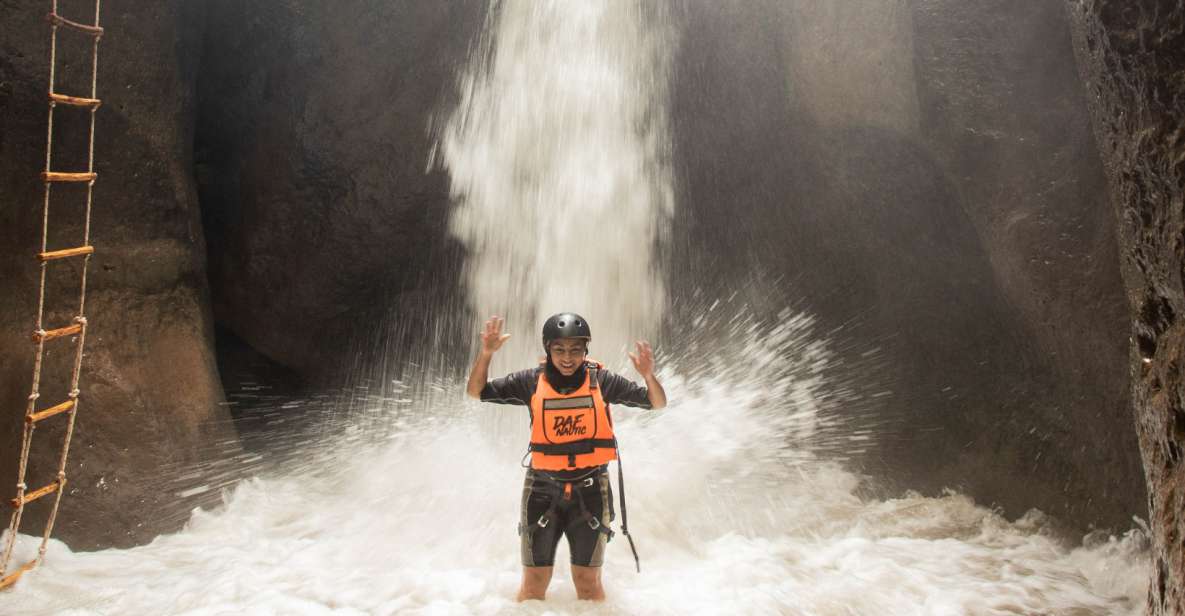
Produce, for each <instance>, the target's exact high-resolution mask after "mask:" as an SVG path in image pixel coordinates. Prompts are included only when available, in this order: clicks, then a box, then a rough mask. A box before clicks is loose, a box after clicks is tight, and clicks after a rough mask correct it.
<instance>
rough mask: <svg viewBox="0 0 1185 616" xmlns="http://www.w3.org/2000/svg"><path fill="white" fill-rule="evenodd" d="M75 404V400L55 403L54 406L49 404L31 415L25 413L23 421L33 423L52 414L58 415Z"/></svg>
mask: <svg viewBox="0 0 1185 616" xmlns="http://www.w3.org/2000/svg"><path fill="white" fill-rule="evenodd" d="M75 404H77V402H76V401H74V400H67V401H65V402H63V403H61V404H58V405H56V406H51V407H49V408H47V409H45V410H44V411H38V412H36V413H33V414H32V415H25V421H26V422H27V423H31V424H35V423H37V422H39V421H41V420H43V419H49V418H50V417H53V416H54V415H60V414H62V413H65V412H66V411H68V410H70V409H72V408H74V405H75Z"/></svg>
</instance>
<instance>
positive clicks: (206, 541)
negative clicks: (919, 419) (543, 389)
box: [0, 316, 1148, 616]
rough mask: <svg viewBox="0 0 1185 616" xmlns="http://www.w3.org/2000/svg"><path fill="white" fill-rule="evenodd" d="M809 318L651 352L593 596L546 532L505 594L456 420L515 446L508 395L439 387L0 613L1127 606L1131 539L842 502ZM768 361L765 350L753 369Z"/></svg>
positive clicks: (497, 552) (503, 500) (64, 568)
mask: <svg viewBox="0 0 1185 616" xmlns="http://www.w3.org/2000/svg"><path fill="white" fill-rule="evenodd" d="M810 326H811V323H810V320H809V319H807V318H804V317H793V316H788V318H786V320H785V325H783V326H781V327H779V328H776V329H774V330H773V331H772V332H763V331H761V330H760V329H759V328H755V327H752V326H751V322H749V321H745V320H743V319H742V320H740V321H739V326H738V327H737V328H736V329H737V330H738V331H749V332H750V333H749V334H748V335H738V336H737V337H736V338H735V339H734V340H733V342H732V345H730V348H724V349H722V351H723V352H726V353H728V354H729V355H731V356H733V357H750V358H752V359H751V362H750V363H745V362H743V361H734V362H732V363H731V364H730V366H729V367H728V369H727V370H725V371H724V372H723V373H722V374H719V375H715V376H711V377H701V378H697V379H695V380H686V379H684V378H682V377H681V376H680V370H679V369H678V368H677V367H675V366H674V364H673V363H672V362H667V363H668V368H667V369H665V370H664V372H663V374H662V375H661V376H662V378H663V379H664V381H665V382H666V383H667V385H668V390H669V392H670V394H671V396H672V399H673V400H674V401H675V402H674V404H672V405H671V407H669V408H668V409H666V410H664V411H661V412H648V411H638V410H633V409H628V408H618V409H617V413H616V416H617V418H618V424H619V426H620V433H621V438H622V441H623V442H622V450H623V456H624V460H625V464H626V471H627V472H626V482H627V489H628V496H629V503H628V504H629V513H630V522H631V529H632V531H633V534H634V536H635V537H636V539H637V541H638V547H639V551H640V553H641V557H642V573H641V574H636V573H634V571H633V562H632V558H631V557H630V553H629V549H628V547H627V546H626V545H625V543H624V542H623V541H622V540H621V539H620V538H619V539H615V540H614V541H613V542H612V543H611V544H610V548H609V550H608V554H607V560H606V566H605V572H604V576H605V581H606V586H607V591H608V594H609V600H608V601H607V602H606V603H604V604H592V603H588V602H580V601H577V600H576V599H575V594H574V591H573V589H572V585H571V582H570V581H568V579H567V576H568V573H569V572H568V567H567V565H566V564H565V563H566V553H567V552H566V550H567V548H566V546H564V545H563V544H561V548H560V555H559V558H558V559H557V560H558V562H559V563H560V564H559V565H558V566H557V569H556V579H555V581H554V582H553V585H552V590H551V592H550V594H549V598H548V600H547V601H546V602H528V603H526V604H515V603H513V597H514V594H515V591H516V589H517V584H518V579H519V561H518V540H517V536H516V533H515V524H516V522H517V519H518V511H517V507H518V498H519V489H518V488H519V485H520V482H521V479H522V474H521V473H522V470H521V469H520V468H518V466H517V464H516V463H517V458H518V456H517V455H513V456H507V455H505V453H503V451H502V449H503V448H502V447H500V446H495V445H494V444H493V443H491V442H490V441H489V440H487V439H484V438H481V437H480V436H479V435H476V434H474V426H475V425H476V424H478V423H479V422H478V421H477V418H478V417H480V416H482V415H485V414H488V413H491V412H503V413H507V414H514V415H516V416H518V417H519V418H520V420H521V421H522V426H523V429H522V433H521V434H520V442H519V443H518V444H519V445H520V449H521V448H522V447H525V442H526V438H527V430H526V426H525V417H522V416H523V415H524V414H525V412H524V411H523V409H521V408H517V407H501V410H491V409H489V408H485V407H482V406H481V405H479V404H477V403H471V404H468V405H461V404H454V403H451V402H449V401H438V402H436V403H435V405H438V406H427V405H425V407H423V408H419V409H416V411H415V412H414V413H407V414H403V415H401V416H398V417H394V418H393V423H394V424H395V425H396V426H397V427H395V428H393V430H392V432H391V433H390V438H389V439H387V440H386V441H385V442H383V443H381V444H379V445H369V446H363V445H362V444H361V443H362V440H363V439H352V438H350V437H348V436H347V437H343V439H342V441H341V442H338V443H336V445H337V446H336V447H326V448H324V449H322V450H319V451H316V452H315V453H310V454H309V457H310V459H309V460H308V463H307V464H304V465H303V467H304V468H318V467H320V468H323V469H325V470H323V471H321V472H312V471H307V472H305V473H304V474H303V475H301V476H288V477H284V476H278V477H267V478H255V479H251V480H248V481H245V482H243V483H241V484H239V486H237V487H236V488H234V489H233V490H231V491H228V492H227V493H226V504H225V506H224V507H223V508H222V509H220V510H218V511H215V512H213V513H207V512H200V511H199V512H195V514H194V516H193V518H192V519H191V521H190V523H189V525H188V527H187V528H186V529H185V530H184V531H183V532H180V533H178V534H176V535H172V536H166V537H161V538H159V539H157V540H156V541H155V542H153V543H152V544H150V545H147V546H143V547H138V548H133V549H129V550H105V551H102V552H95V553H71V552H70V551H69V550H68V549H67V548H66V547H65V546H64V545H62V544H61V543H58V542H53V543H52V544H51V548H50V551H49V554H48V556H47V559H46V561H45V564H44V565H42V566H41V567H40V568H38V569H37V570H35V571H34V572H32V573H30V574H27V575H26V576H25V577H24V578H23V579H22V580H21V582H20V583H19V584H18V585H17V587H16V588H15V590H13V591H11V592H8V593H4V594H0V613H3V614H6V615H8V614H12V615H17V614H20V615H32V614H66V615H71V616H73V615H84V614H87V615H89V614H119V615H129V614H187V615H199V614H201V615H207V614H505V613H523V614H804V615H805V614H818V615H837V616H838V615H848V614H868V615H878V616H879V615H882V614H1082V615H1085V614H1100V615H1102V614H1125V613H1126V614H1136V613H1139V611H1140V608H1141V606H1142V604H1143V595H1144V592H1145V584H1146V579H1147V573H1148V565H1147V562H1146V560H1147V553H1146V552H1145V551H1144V549H1143V547H1142V546H1143V542H1142V540H1141V537H1139V536H1137V535H1131V536H1128V537H1125V538H1121V539H1114V538H1112V539H1108V540H1104V541H1095V542H1094V543H1093V544H1092V546H1091V547H1089V548H1077V549H1069V548H1067V547H1065V546H1063V545H1062V544H1061V543H1059V542H1058V541H1057V540H1055V539H1053V538H1051V537H1050V536H1049V535H1048V534H1047V533H1045V532H1043V530H1042V522H1043V521H1042V518H1041V516H1040V515H1039V514H1036V513H1033V514H1031V515H1029V516H1026V517H1025V518H1024V519H1022V520H1020V521H1018V522H1008V521H1006V520H1004V519H1002V518H1000V517H999V516H997V515H996V514H994V513H992V512H991V511H989V510H987V509H984V508H982V507H978V506H976V505H975V504H974V503H972V502H971V501H970V500H969V499H967V498H965V497H962V496H958V495H954V494H951V495H947V496H945V497H942V498H922V497H919V496H907V497H904V498H899V499H893V500H887V501H877V500H869V499H864V498H861V497H859V496H858V495H857V494H856V487H857V485H858V483H859V478H858V477H857V476H855V475H853V474H851V473H849V472H846V471H844V470H842V469H841V468H839V467H838V466H837V465H835V464H833V463H828V462H826V461H825V460H824V459H823V458H822V454H824V453H826V452H829V451H832V450H834V449H835V447H836V443H837V442H842V441H843V440H844V439H847V438H848V437H850V436H851V434H852V429H851V428H852V427H851V426H850V425H848V424H849V422H850V418H849V417H846V416H845V415H844V414H843V409H844V406H845V404H846V403H847V400H846V399H845V398H844V396H843V395H839V396H836V395H833V394H834V391H835V390H836V389H837V388H835V387H834V386H833V380H834V378H835V376H836V373H835V370H836V369H837V366H835V365H834V364H833V362H832V358H831V357H830V354H829V352H828V351H827V349H826V347H825V345H822V344H821V343H819V342H818V341H817V340H818V338H817V337H816V336H815V335H814V333H813V332H812V331H811V329H810ZM741 350H743V352H741ZM773 357H778V358H783V360H782V361H781V362H780V364H781V365H782V366H783V369H782V370H781V371H780V372H779V373H778V374H772V375H771V374H770V373H769V371H768V367H769V366H770V359H771V358H773ZM785 358H790V359H789V360H786V359H785ZM451 389H452V390H453V391H457V392H458V394H457V397H458V398H459V397H460V394H459V391H460V389H461V386H460V384H455V385H454V386H453V387H452V388H451ZM615 487H616V486H615ZM615 526H616V525H615ZM18 545H19V550H20V552H21V553H20V554H19V556H22V557H27V556H31V555H32V553H33V552H34V550H35V549H36V541H35V539H34V538H32V537H21V538H20V541H19V543H18Z"/></svg>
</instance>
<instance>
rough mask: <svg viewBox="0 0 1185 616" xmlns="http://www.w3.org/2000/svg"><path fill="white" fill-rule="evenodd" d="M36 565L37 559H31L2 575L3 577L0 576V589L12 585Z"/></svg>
mask: <svg viewBox="0 0 1185 616" xmlns="http://www.w3.org/2000/svg"><path fill="white" fill-rule="evenodd" d="M36 566H37V561H35V560H31V561H29V562H27V563H25V564H23V565H21V566H20V567H17V569H16V571H13V572H12V573H9V574H8V575H6V576H4V577H3V578H0V590H4V589H5V588H8V587H9V586H12V585H13V584H16V581H17V580H19V579H21V576H22V575H24V574H26V573H28V572H29V571H32V570H33V568H34V567H36Z"/></svg>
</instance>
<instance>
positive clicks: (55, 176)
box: [41, 171, 99, 182]
mask: <svg viewBox="0 0 1185 616" xmlns="http://www.w3.org/2000/svg"><path fill="white" fill-rule="evenodd" d="M97 177H99V174H97V173H61V172H59V171H42V172H41V181H42V182H90V181H92V180H94V179H95V178H97Z"/></svg>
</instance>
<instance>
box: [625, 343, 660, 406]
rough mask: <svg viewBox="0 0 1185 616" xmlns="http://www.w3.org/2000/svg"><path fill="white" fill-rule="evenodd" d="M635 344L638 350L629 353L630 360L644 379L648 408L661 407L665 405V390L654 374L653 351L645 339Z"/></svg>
mask: <svg viewBox="0 0 1185 616" xmlns="http://www.w3.org/2000/svg"><path fill="white" fill-rule="evenodd" d="M636 345H637V349H638V350H637V352H636V353H630V354H629V355H630V361H632V362H634V369H635V370H637V371H638V374H640V375H642V378H643V379H645V381H646V395H647V396H648V397H649V398H650V408H652V409H661V408H662V407H664V406H666V405H667V392H666V390H665V389H663V388H662V383H659V382H658V377H656V376H654V351H652V350H651V349H650V343H649V342H646V341H645V340H641V341H638V342H637V343H636Z"/></svg>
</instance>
